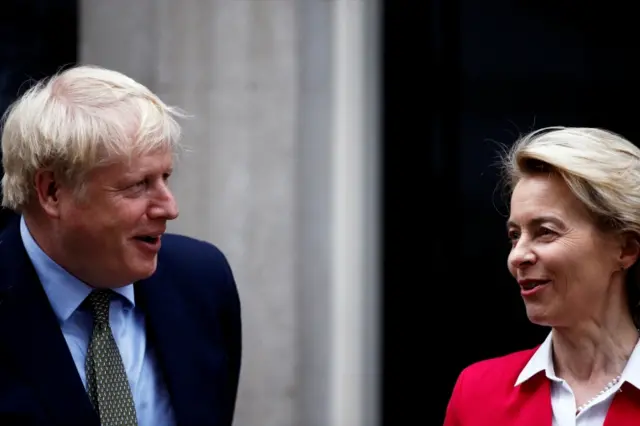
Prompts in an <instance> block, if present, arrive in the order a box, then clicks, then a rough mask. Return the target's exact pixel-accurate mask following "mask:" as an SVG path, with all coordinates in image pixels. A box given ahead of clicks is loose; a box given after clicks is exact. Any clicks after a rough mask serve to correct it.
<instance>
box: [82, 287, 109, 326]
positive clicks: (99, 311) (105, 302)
mask: <svg viewBox="0 0 640 426" xmlns="http://www.w3.org/2000/svg"><path fill="white" fill-rule="evenodd" d="M111 295H112V291H111V290H93V291H92V292H91V294H89V296H88V297H87V300H88V301H89V307H90V308H91V313H92V314H93V320H94V321H95V322H96V323H97V324H106V325H109V306H110V304H111Z"/></svg>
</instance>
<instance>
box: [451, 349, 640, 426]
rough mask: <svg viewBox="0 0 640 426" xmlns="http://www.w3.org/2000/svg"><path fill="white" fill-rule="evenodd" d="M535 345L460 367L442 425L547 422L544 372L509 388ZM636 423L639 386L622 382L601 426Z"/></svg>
mask: <svg viewBox="0 0 640 426" xmlns="http://www.w3.org/2000/svg"><path fill="white" fill-rule="evenodd" d="M536 349H537V348H536ZM536 349H530V350H526V351H521V352H516V353H513V354H510V355H507V356H504V357H500V358H494V359H489V360H486V361H480V362H478V363H476V364H473V365H471V366H469V367H467V368H466V369H464V370H463V371H462V373H461V374H460V376H459V377H458V380H457V382H456V385H455V387H454V389H453V393H452V395H451V399H450V400H449V405H448V406H447V411H446V415H445V420H444V426H551V418H552V417H551V416H552V415H551V386H550V382H549V379H547V377H546V376H545V374H544V372H540V373H538V374H537V375H535V376H533V377H532V378H531V379H529V380H527V381H526V382H524V383H522V384H521V385H519V386H514V385H515V383H516V379H517V378H518V376H519V375H520V372H521V371H522V369H523V368H524V367H525V365H526V364H527V362H528V361H529V359H530V358H531V357H532V356H533V354H534V352H535V350H536ZM639 425H640V390H638V389H636V387H635V386H633V385H630V384H629V383H624V384H623V385H622V388H621V392H618V393H616V395H615V396H614V399H613V402H612V403H611V407H610V408H609V411H608V413H607V417H606V419H605V422H604V426H639Z"/></svg>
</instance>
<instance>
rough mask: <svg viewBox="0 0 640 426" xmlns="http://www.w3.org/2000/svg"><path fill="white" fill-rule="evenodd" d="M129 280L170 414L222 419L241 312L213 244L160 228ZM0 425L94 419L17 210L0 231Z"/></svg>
mask: <svg viewBox="0 0 640 426" xmlns="http://www.w3.org/2000/svg"><path fill="white" fill-rule="evenodd" d="M134 288H135V297H136V306H140V307H141V309H142V310H143V312H144V313H145V316H146V332H147V336H148V339H149V343H150V344H151V345H154V347H155V348H156V350H157V352H158V359H159V364H160V367H161V374H163V375H164V378H165V381H166V383H167V387H168V390H169V394H170V398H171V403H172V406H173V409H174V411H175V417H176V421H177V423H178V424H180V425H185V426H200V425H211V426H229V425H231V423H232V419H233V413H234V408H235V399H236V393H237V388H238V378H239V371H240V358H241V322H240V302H239V299H238V293H237V290H236V285H235V282H234V279H233V275H232V273H231V269H230V268H229V265H228V263H227V261H226V259H225V257H224V256H223V254H222V253H221V252H220V251H219V250H218V249H216V248H215V247H214V246H213V245H211V244H208V243H205V242H201V241H196V240H193V239H190V238H187V237H182V236H177V235H165V236H164V237H163V239H162V249H161V250H160V253H159V255H158V269H157V270H156V272H155V274H154V275H153V276H151V277H150V278H148V279H146V280H144V281H140V282H137V283H135V284H134ZM0 425H2V426H6V425H21V426H22V425H60V426H75V425H82V426H94V425H95V426H98V425H99V421H98V417H97V415H96V413H95V412H94V410H93V408H92V406H91V403H90V402H89V399H88V397H87V393H86V391H85V389H84V387H83V385H82V382H81V380H80V377H79V375H78V373H77V370H76V367H75V365H74V363H73V359H72V357H71V354H70V352H69V350H68V348H67V345H66V342H65V340H64V337H63V335H62V331H61V330H60V327H59V325H58V321H57V319H56V317H55V314H54V312H53V310H52V308H51V306H50V305H49V301H48V299H47V296H46V294H45V292H44V290H43V288H42V286H41V284H40V282H39V280H38V277H37V275H36V273H35V269H34V268H33V265H32V264H31V261H30V260H29V257H28V255H27V253H26V251H25V249H24V246H23V244H22V240H21V238H20V231H19V221H18V220H14V221H12V222H11V223H10V224H9V226H8V227H7V228H6V229H5V230H4V231H3V232H2V234H0Z"/></svg>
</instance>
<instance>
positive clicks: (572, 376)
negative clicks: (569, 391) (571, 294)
mask: <svg viewBox="0 0 640 426" xmlns="http://www.w3.org/2000/svg"><path fill="white" fill-rule="evenodd" d="M552 339H553V356H554V367H555V371H556V374H557V375H558V377H562V378H564V379H565V380H569V381H572V382H575V381H577V382H591V381H597V380H599V379H601V378H603V377H615V376H617V375H619V374H621V373H622V370H623V369H624V366H625V365H626V363H627V360H628V359H629V356H630V355H631V353H632V352H633V349H634V348H635V346H636V344H637V343H638V330H637V329H636V327H635V325H634V324H633V321H632V319H631V317H630V316H628V315H620V317H619V318H617V319H614V318H609V319H608V321H604V322H600V321H598V322H596V321H588V322H584V323H582V324H580V325H576V326H574V327H554V329H553V332H552Z"/></svg>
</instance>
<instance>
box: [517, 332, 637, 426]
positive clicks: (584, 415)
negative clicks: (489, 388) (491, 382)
mask: <svg viewBox="0 0 640 426" xmlns="http://www.w3.org/2000/svg"><path fill="white" fill-rule="evenodd" d="M551 346H552V343H551V333H549V335H548V336H547V338H546V339H545V341H544V342H543V343H542V345H541V346H540V347H539V348H538V350H537V351H536V352H535V353H534V354H533V356H532V357H531V359H530V360H529V362H528V363H527V365H525V367H524V369H523V370H522V372H521V373H520V376H518V380H516V383H515V386H518V385H520V384H521V383H523V382H526V381H527V380H529V379H530V378H531V377H533V376H534V375H536V374H537V373H539V372H540V371H544V372H545V374H546V376H547V378H548V379H549V380H551V410H552V412H553V423H552V426H603V424H604V420H605V417H606V416H607V411H608V410H609V406H610V405H611V402H612V401H613V397H614V396H615V394H616V393H617V392H619V391H620V387H621V386H622V384H623V383H625V382H628V383H629V384H631V385H633V386H635V387H636V388H638V389H640V349H638V348H639V347H640V343H639V344H638V345H636V347H635V348H634V350H633V352H632V353H631V357H630V358H629V361H628V362H627V365H626V366H625V368H624V371H623V372H622V375H621V377H620V380H619V381H618V383H616V384H615V385H614V386H613V387H611V388H610V389H609V390H607V391H606V392H604V393H603V394H602V395H600V396H599V397H598V398H596V399H594V400H593V401H591V403H590V404H589V405H587V407H586V408H585V409H583V410H582V411H581V412H580V413H578V415H577V416H576V408H577V407H576V402H575V396H574V394H573V391H572V390H571V388H570V387H569V385H568V384H567V382H565V381H564V380H562V379H561V378H559V377H557V376H556V374H555V370H554V368H553V354H552V350H551Z"/></svg>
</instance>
